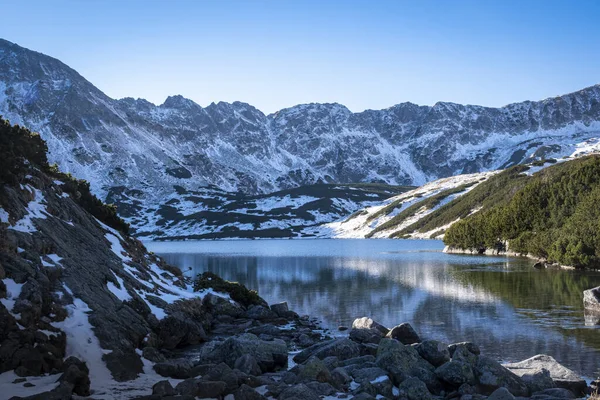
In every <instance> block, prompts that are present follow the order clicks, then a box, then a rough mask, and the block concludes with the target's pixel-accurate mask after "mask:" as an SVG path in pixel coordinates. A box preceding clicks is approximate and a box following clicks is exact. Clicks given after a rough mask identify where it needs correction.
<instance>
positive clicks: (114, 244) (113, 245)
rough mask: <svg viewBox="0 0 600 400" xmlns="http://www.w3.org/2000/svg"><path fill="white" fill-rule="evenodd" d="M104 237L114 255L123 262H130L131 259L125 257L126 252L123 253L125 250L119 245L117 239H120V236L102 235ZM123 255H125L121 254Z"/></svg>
mask: <svg viewBox="0 0 600 400" xmlns="http://www.w3.org/2000/svg"><path fill="white" fill-rule="evenodd" d="M104 237H105V238H106V240H108V241H109V242H110V249H111V250H112V252H113V253H115V254H116V255H117V256H118V257H119V258H120V259H121V260H123V262H131V261H132V260H131V257H129V256H127V255H125V254H127V252H126V251H125V249H124V248H123V245H122V244H121V240H122V239H121V240H119V238H120V237H121V235H119V236H118V237H117V236H116V235H114V234H113V233H107V234H105V235H104ZM123 253H125V254H123Z"/></svg>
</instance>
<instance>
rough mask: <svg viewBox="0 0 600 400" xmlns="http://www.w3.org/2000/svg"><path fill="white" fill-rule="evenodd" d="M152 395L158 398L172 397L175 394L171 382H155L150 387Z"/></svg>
mask: <svg viewBox="0 0 600 400" xmlns="http://www.w3.org/2000/svg"><path fill="white" fill-rule="evenodd" d="M152 394H155V395H159V396H174V395H175V394H177V392H175V389H174V388H173V386H172V385H171V382H169V381H167V380H165V381H160V382H157V383H155V384H154V386H152Z"/></svg>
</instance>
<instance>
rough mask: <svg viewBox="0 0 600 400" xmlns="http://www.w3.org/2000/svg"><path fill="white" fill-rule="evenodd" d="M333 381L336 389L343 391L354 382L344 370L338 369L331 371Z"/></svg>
mask: <svg viewBox="0 0 600 400" xmlns="http://www.w3.org/2000/svg"><path fill="white" fill-rule="evenodd" d="M331 381H332V383H333V385H334V386H335V387H337V388H338V389H341V388H343V387H344V386H346V385H347V384H349V383H350V382H352V378H351V377H350V375H348V373H347V372H346V370H345V369H344V368H342V367H338V368H335V369H334V370H333V371H331Z"/></svg>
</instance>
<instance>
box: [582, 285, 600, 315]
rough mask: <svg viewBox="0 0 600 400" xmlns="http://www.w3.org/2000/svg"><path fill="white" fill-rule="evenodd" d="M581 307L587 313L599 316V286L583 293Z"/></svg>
mask: <svg viewBox="0 0 600 400" xmlns="http://www.w3.org/2000/svg"><path fill="white" fill-rule="evenodd" d="M583 306H584V307H585V309H586V310H588V311H592V312H594V313H597V314H600V286H598V287H596V288H593V289H589V290H586V291H584V292H583Z"/></svg>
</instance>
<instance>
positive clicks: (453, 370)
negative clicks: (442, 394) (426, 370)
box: [435, 360, 475, 387]
mask: <svg viewBox="0 0 600 400" xmlns="http://www.w3.org/2000/svg"><path fill="white" fill-rule="evenodd" d="M435 375H436V376H437V377H438V378H439V379H440V380H442V381H444V382H446V383H447V384H449V385H452V386H455V387H459V386H461V385H462V384H464V383H468V384H471V385H472V384H474V383H475V374H474V373H473V369H472V368H471V365H469V364H468V363H466V362H463V361H454V360H452V361H450V362H447V363H446V364H444V365H442V366H440V367H438V368H437V369H436V370H435Z"/></svg>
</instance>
